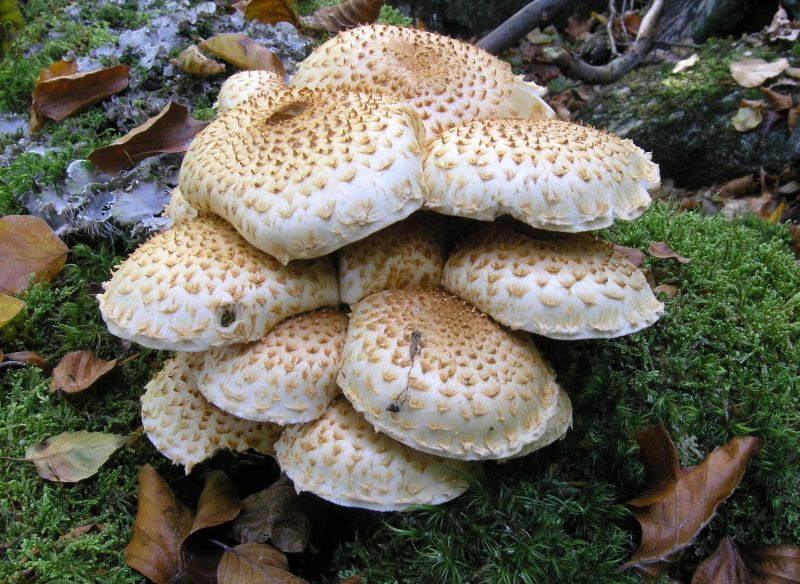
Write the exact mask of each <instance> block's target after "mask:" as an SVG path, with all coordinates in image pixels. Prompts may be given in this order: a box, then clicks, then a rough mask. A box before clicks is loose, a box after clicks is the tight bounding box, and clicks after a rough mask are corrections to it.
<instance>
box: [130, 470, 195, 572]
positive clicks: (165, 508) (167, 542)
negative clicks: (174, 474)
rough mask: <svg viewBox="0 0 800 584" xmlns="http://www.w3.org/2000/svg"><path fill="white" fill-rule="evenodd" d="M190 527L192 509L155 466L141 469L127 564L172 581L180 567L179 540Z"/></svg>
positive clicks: (137, 569)
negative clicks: (136, 507)
mask: <svg viewBox="0 0 800 584" xmlns="http://www.w3.org/2000/svg"><path fill="white" fill-rule="evenodd" d="M191 527H192V513H191V511H189V509H187V508H186V506H185V505H184V504H183V503H181V502H180V501H178V500H177V499H176V498H175V494H174V493H173V492H172V491H171V490H170V488H169V486H167V483H165V482H164V480H163V479H162V478H161V477H160V476H159V475H158V473H157V472H156V470H155V469H154V468H153V467H152V466H150V465H149V464H146V465H144V466H143V467H142V470H141V471H139V506H138V509H137V511H136V520H135V521H134V524H133V537H132V538H131V541H130V543H129V544H128V546H127V547H126V548H125V563H126V564H128V566H130V567H131V568H133V569H134V570H136V571H137V572H139V573H140V574H143V575H144V576H146V577H147V578H149V579H150V580H152V581H153V582H155V583H156V584H163V583H165V582H168V581H170V580H171V579H172V578H173V577H174V576H175V575H176V574H177V573H178V571H179V570H180V568H181V566H180V554H179V549H180V542H181V541H182V540H183V539H184V538H185V537H186V535H187V534H188V533H189V530H190V529H191Z"/></svg>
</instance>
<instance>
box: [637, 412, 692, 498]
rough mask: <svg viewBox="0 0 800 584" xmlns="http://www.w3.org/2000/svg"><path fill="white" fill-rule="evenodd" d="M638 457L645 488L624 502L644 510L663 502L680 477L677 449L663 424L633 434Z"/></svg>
mask: <svg viewBox="0 0 800 584" xmlns="http://www.w3.org/2000/svg"><path fill="white" fill-rule="evenodd" d="M636 442H637V443H638V444H639V452H640V455H639V456H640V457H641V459H642V463H643V464H644V476H645V482H646V484H647V488H646V489H645V492H644V493H643V494H641V495H639V496H638V497H636V498H635V499H631V500H630V501H628V505H632V506H634V507H647V506H648V505H652V504H653V503H658V502H659V501H663V500H664V499H665V498H666V497H667V496H668V495H670V494H671V493H672V491H674V490H675V487H676V485H677V484H678V479H680V476H681V465H680V462H679V460H678V449H677V448H675V445H674V444H673V443H672V438H670V436H669V432H667V428H666V427H665V426H664V424H655V425H653V426H648V427H647V428H645V429H644V430H642V431H641V432H637V433H636Z"/></svg>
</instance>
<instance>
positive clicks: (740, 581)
mask: <svg viewBox="0 0 800 584" xmlns="http://www.w3.org/2000/svg"><path fill="white" fill-rule="evenodd" d="M756 582H765V583H766V582H776V583H778V582H781V583H784V584H791V583H800V548H797V547H794V546H789V545H753V546H737V545H735V544H734V542H733V540H732V539H731V538H730V537H725V538H723V539H722V540H721V541H720V542H719V545H718V546H717V549H716V550H715V551H714V553H713V554H711V555H710V556H709V557H707V558H706V559H705V560H703V562H702V563H701V564H700V565H699V566H697V569H696V570H695V571H694V575H693V576H692V584H752V583H756Z"/></svg>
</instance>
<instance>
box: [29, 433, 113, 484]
mask: <svg viewBox="0 0 800 584" xmlns="http://www.w3.org/2000/svg"><path fill="white" fill-rule="evenodd" d="M125 440H127V438H126V437H125V436H120V435H119V434H105V433H103V432H63V433H61V434H59V435H58V436H53V437H52V438H48V439H47V440H45V441H44V442H42V443H41V444H35V445H33V446H29V447H28V449H27V450H26V451H25V460H29V461H31V462H32V463H33V464H34V465H35V466H36V471H37V472H38V473H39V476H40V477H42V478H43V479H47V480H48V481H57V482H62V483H76V482H78V481H81V480H83V479H85V478H88V477H90V476H92V475H93V474H95V473H96V472H97V470H98V469H99V468H100V467H101V466H102V465H103V463H104V462H105V461H106V460H108V458H109V457H110V456H111V455H112V454H113V453H114V451H115V450H117V449H118V448H119V447H120V446H122V445H123V444H124V443H125Z"/></svg>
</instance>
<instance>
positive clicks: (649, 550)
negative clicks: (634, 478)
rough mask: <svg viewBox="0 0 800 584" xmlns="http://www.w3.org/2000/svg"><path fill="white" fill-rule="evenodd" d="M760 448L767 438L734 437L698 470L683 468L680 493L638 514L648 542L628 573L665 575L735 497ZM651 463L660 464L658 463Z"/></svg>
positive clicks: (675, 491)
mask: <svg viewBox="0 0 800 584" xmlns="http://www.w3.org/2000/svg"><path fill="white" fill-rule="evenodd" d="M670 442H671V440H670ZM760 446H761V439H760V438H756V437H754V436H739V437H737V438H733V439H732V440H730V441H729V442H727V443H726V444H725V445H724V446H721V447H719V448H717V449H716V450H714V451H713V452H712V453H711V454H709V455H708V456H707V457H706V458H705V460H703V462H702V463H700V464H699V465H698V466H694V467H688V468H684V469H681V474H680V478H679V479H678V480H677V481H676V483H675V488H674V489H673V490H672V491H671V492H670V493H669V494H668V495H667V496H666V497H664V498H663V499H661V500H659V501H658V502H657V503H654V504H652V505H649V506H647V507H640V508H637V509H634V511H633V515H634V517H635V518H636V520H637V521H638V522H639V524H640V525H641V528H642V542H641V544H640V545H639V548H638V549H637V550H636V552H635V553H634V554H633V557H632V558H631V560H630V561H629V562H627V563H626V564H624V565H623V566H622V568H623V569H626V568H630V569H633V570H635V571H636V572H637V573H639V574H640V575H641V576H642V577H643V578H654V577H657V576H659V575H660V574H663V572H664V571H666V569H667V568H668V567H669V564H670V563H671V562H673V561H675V560H676V559H677V558H679V557H680V555H681V554H682V553H683V550H684V549H685V548H687V547H688V546H689V545H691V543H692V542H693V541H694V539H695V537H696V536H697V534H698V533H699V532H700V530H702V529H703V528H704V527H705V526H706V525H707V524H708V523H709V522H710V521H711V519H713V517H714V515H715V514H716V512H717V508H718V507H719V505H720V504H721V503H722V502H723V501H724V500H725V499H727V498H728V497H730V495H731V494H732V493H733V491H734V489H736V486H737V485H738V484H739V482H740V481H741V480H742V476H743V475H744V471H745V466H746V464H747V461H748V460H749V459H750V457H751V456H752V455H753V453H754V452H755V451H756V450H758V448H759V447H760ZM667 448H669V447H667ZM672 448H674V446H673V447H672ZM647 452H648V451H647V450H645V451H643V455H646V454H647ZM646 464H653V465H656V464H657V461H652V462H649V463H646ZM648 490H649V489H648Z"/></svg>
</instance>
